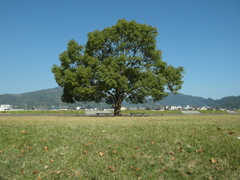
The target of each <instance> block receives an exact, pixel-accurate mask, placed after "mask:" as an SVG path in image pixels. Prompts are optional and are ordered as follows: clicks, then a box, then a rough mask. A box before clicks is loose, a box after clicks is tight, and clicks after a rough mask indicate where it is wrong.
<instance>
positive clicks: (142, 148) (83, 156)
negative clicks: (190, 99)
mask: <svg viewBox="0 0 240 180" xmlns="http://www.w3.org/2000/svg"><path fill="white" fill-rule="evenodd" d="M239 177H240V115H229V114H228V115H225V114H223V115H193V116H190V115H179V116H178V115H175V116H170V115H169V116H152V117H151V116H150V117H80V116H79V117H57V116H56V117H52V116H51V117H50V116H15V117H14V116H12V117H0V179H1V180H4V179H6V180H7V179H27V180H29V179H33V180H37V179H39V180H40V179H43V180H45V179H90V180H93V179H95V180H97V179H104V180H105V179H111V180H112V179H117V180H118V179H121V180H122V179H126V180H129V179H138V180H139V179H170V180H171V179H230V180H231V179H234V180H235V179H238V178H239Z"/></svg>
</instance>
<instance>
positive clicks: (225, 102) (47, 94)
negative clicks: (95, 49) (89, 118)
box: [0, 87, 240, 109]
mask: <svg viewBox="0 0 240 180" xmlns="http://www.w3.org/2000/svg"><path fill="white" fill-rule="evenodd" d="M62 90H63V89H62V88H61V87H56V88H51V89H44V90H39V91H33V92H26V93H22V94H3V95H0V104H10V105H12V106H13V108H15V109H30V108H32V107H35V108H38V109H47V108H49V107H52V106H68V107H69V108H74V109H75V108H76V107H77V106H81V107H97V108H98V109H101V108H109V107H110V105H107V104H105V103H98V104H97V103H95V102H77V103H74V104H67V103H63V102H62V101H61V95H62ZM187 105H189V106H192V107H199V106H201V107H202V106H205V107H206V106H209V107H214V108H225V109H240V96H228V97H224V98H222V99H219V100H214V99H211V98H208V99H205V98H202V97H196V96H191V95H184V94H181V93H179V94H176V95H175V94H170V95H169V96H167V97H166V98H165V99H163V100H161V101H156V102H154V101H153V100H152V99H149V100H148V102H147V103H145V104H138V105H136V104H130V103H128V102H125V101H124V102H123V106H127V107H147V108H159V107H160V106H182V107H185V106H187Z"/></svg>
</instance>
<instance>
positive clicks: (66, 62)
mask: <svg viewBox="0 0 240 180" xmlns="http://www.w3.org/2000/svg"><path fill="white" fill-rule="evenodd" d="M157 35H158V32H157V29H156V28H155V27H152V26H148V25H146V24H139V23H136V22H135V21H129V22H128V21H126V20H124V19H123V20H118V22H117V24H116V25H114V26H112V27H107V28H105V29H103V30H102V31H99V30H95V31H93V32H90V33H89V34H88V41H87V43H86V45H79V44H78V43H77V42H76V41H75V40H73V39H72V40H70V41H69V42H68V46H67V50H66V51H64V52H63V53H61V54H60V56H59V59H60V62H61V65H60V66H57V65H53V67H52V72H53V73H54V76H55V80H56V82H57V83H58V85H59V86H61V87H63V95H62V101H63V102H68V103H74V102H76V101H95V102H102V101H105V102H107V103H108V104H111V105H114V115H120V111H121V110H120V109H121V106H122V102H123V100H126V101H128V102H131V103H135V104H137V103H144V102H145V101H146V98H147V97H151V98H153V99H154V100H156V101H157V100H161V99H163V98H164V97H166V96H167V95H168V94H169V93H170V92H173V93H177V91H178V90H179V89H180V88H181V85H182V84H183V81H182V77H183V73H184V69H183V67H177V68H176V67H173V66H171V65H168V64H167V63H166V62H164V61H162V57H161V54H162V53H161V51H160V50H157V47H156V37H157Z"/></svg>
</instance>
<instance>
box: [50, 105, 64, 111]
mask: <svg viewBox="0 0 240 180" xmlns="http://www.w3.org/2000/svg"><path fill="white" fill-rule="evenodd" d="M48 110H52V111H62V110H68V106H60V107H55V106H52V107H50V108H48Z"/></svg>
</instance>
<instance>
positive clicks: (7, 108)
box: [0, 104, 12, 111]
mask: <svg viewBox="0 0 240 180" xmlns="http://www.w3.org/2000/svg"><path fill="white" fill-rule="evenodd" d="M10 109H12V105H9V104H2V105H1V106H0V111H7V110H10Z"/></svg>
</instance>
